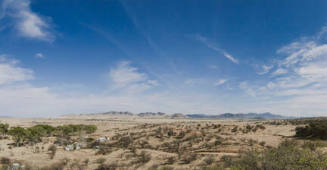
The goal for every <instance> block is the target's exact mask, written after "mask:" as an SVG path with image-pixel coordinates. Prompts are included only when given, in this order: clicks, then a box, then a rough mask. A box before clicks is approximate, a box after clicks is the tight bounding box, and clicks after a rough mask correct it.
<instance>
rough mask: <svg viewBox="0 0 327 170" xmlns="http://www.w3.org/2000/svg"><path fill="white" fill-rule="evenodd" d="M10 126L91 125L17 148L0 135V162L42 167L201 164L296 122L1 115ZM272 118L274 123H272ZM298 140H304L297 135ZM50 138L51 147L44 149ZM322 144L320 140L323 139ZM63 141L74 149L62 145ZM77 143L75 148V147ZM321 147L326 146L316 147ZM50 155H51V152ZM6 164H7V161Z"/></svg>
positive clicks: (267, 140)
mask: <svg viewBox="0 0 327 170" xmlns="http://www.w3.org/2000/svg"><path fill="white" fill-rule="evenodd" d="M1 122H2V123H8V124H9V125H10V127H14V126H21V127H26V128H27V127H32V126H35V125H39V124H47V125H51V126H53V127H56V126H60V125H68V124H83V125H96V126H97V130H96V131H95V132H94V133H90V134H87V133H83V132H80V133H77V134H74V135H71V136H69V137H63V138H65V142H58V141H59V140H58V138H59V137H58V136H50V137H42V140H41V141H40V142H36V143H33V144H31V143H26V144H24V145H23V146H19V147H17V146H16V145H15V144H14V143H13V142H14V141H13V140H12V137H4V138H3V139H1V140H0V149H1V152H0V158H1V163H2V164H3V165H4V164H6V162H3V159H4V158H9V159H10V163H11V164H12V163H16V162H17V163H19V164H20V165H24V166H25V168H26V167H32V168H44V169H172V168H174V169H203V168H206V167H210V166H212V165H216V164H217V165H222V166H223V165H224V164H225V162H226V160H229V159H234V158H236V159H238V158H240V156H241V155H242V154H244V153H247V152H250V151H253V150H256V151H259V152H260V151H263V150H265V149H267V148H276V147H278V146H279V144H280V143H281V142H282V141H284V140H290V139H293V138H294V137H293V136H294V135H295V128H296V125H292V124H290V123H287V124H282V123H278V122H282V121H281V120H278V121H256V120H246V121H245V120H227V119H226V120H205V119H185V118H181V119H169V118H162V117H148V118H144V117H143V118H142V117H138V116H129V115H126V116H124V115H121V116H120V115H112V116H110V115H108V116H96V115H93V116H65V117H59V118H37V119H35V118H34V119H29V118H2V119H1ZM276 122H277V123H276ZM296 140H297V141H298V142H302V143H303V140H300V139H296ZM54 143H55V145H54V146H55V147H56V149H55V151H54V153H52V152H53V151H52V150H51V149H50V150H49V149H48V148H50V146H53V144H54ZM322 143H323V142H322ZM68 145H71V146H73V148H67V146H68ZM77 145H78V147H76V146H77ZM320 149H321V150H322V151H324V150H325V149H326V148H325V147H321V148H320ZM51 153H52V154H53V157H52V156H51ZM8 164H9V163H8Z"/></svg>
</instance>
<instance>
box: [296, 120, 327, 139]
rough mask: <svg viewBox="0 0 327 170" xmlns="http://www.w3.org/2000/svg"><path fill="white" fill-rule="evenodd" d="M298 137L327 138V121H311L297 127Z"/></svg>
mask: <svg viewBox="0 0 327 170" xmlns="http://www.w3.org/2000/svg"><path fill="white" fill-rule="evenodd" d="M295 131H296V135H295V136H296V137H300V138H308V139H322V140H327V121H311V122H310V123H309V124H308V125H306V126H304V127H303V126H300V127H297V128H296V129H295Z"/></svg>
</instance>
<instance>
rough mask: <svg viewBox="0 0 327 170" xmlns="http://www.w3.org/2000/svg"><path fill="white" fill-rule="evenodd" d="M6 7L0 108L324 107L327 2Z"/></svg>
mask: <svg viewBox="0 0 327 170" xmlns="http://www.w3.org/2000/svg"><path fill="white" fill-rule="evenodd" d="M0 5H1V6H0V115H9V116H54V115H60V114H67V113H90V112H92V113H93V112H103V111H110V110H117V111H131V112H135V113H137V112H144V111H152V112H159V111H161V112H167V113H178V112H182V113H206V114H218V113H224V112H235V113H236V112H243V113H244V112H273V113H277V114H283V115H291V116H312V115H318V116H327V106H326V102H325V101H327V69H326V68H327V44H326V43H327V41H326V40H327V27H326V23H327V1H325V0H316V1H314V2H313V1H304V0H297V1H295V0H294V1H293V0H289V1H285V0H275V1H268V0H250V1H246V0H236V1H231V0H215V1H209V0H208V1H207V0H206V1H203V0H201V1H200V0H198V1H195V0H180V1H167V0H165V1H163V0H162V1H161V0H156V1H145V0H139V1H134V0H121V1H118V0H84V1H80V0H71V1H67V0H55V1H54V0H0Z"/></svg>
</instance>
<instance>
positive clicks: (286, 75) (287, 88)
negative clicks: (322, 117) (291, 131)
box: [240, 27, 327, 114]
mask: <svg viewBox="0 0 327 170" xmlns="http://www.w3.org/2000/svg"><path fill="white" fill-rule="evenodd" d="M325 32H326V31H325V27H323V29H322V31H320V32H319V33H318V34H317V35H315V36H311V37H302V38H300V39H299V40H297V41H294V42H292V43H290V44H288V45H286V46H283V47H281V48H280V49H278V50H277V51H276V53H277V54H278V55H280V57H281V59H279V60H276V61H274V62H273V63H270V64H269V65H271V66H272V67H271V68H270V67H269V69H267V70H269V71H264V73H265V74H267V73H269V74H270V79H269V81H268V82H266V84H264V83H262V81H261V82H258V81H254V82H251V83H246V84H245V83H243V84H242V85H240V88H241V89H243V90H244V91H245V92H246V93H247V94H249V95H250V96H253V94H255V97H257V98H266V99H269V101H270V103H271V104H273V105H274V107H275V109H276V110H277V108H278V109H280V110H283V109H284V110H287V111H288V112H293V113H294V112H297V113H311V114H316V113H320V114H323V113H326V105H325V104H323V102H321V101H324V100H326V99H327V85H326V84H327V69H326V68H327V42H326V40H325V38H326V35H325ZM249 92H250V93H249ZM277 99H278V100H277ZM272 101H273V102H272ZM272 109H274V108H272Z"/></svg>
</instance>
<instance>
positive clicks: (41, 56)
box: [35, 53, 44, 59]
mask: <svg viewBox="0 0 327 170" xmlns="http://www.w3.org/2000/svg"><path fill="white" fill-rule="evenodd" d="M35 58H41V59H43V58H44V55H43V54H42V53H36V54H35Z"/></svg>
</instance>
